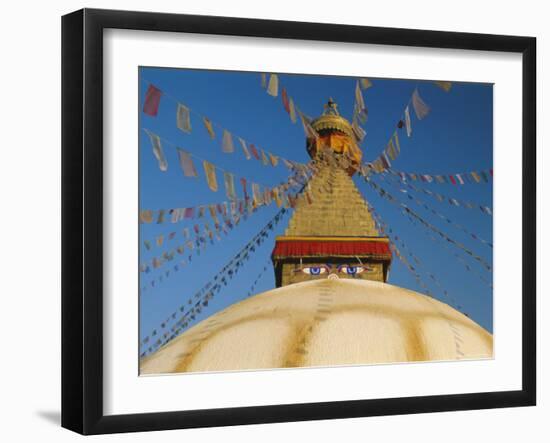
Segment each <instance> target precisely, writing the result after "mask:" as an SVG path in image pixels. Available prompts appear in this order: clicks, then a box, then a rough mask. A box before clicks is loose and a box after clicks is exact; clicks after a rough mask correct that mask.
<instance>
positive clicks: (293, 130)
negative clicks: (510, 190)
mask: <svg viewBox="0 0 550 443" xmlns="http://www.w3.org/2000/svg"><path fill="white" fill-rule="evenodd" d="M139 75H140V82H139V95H140V101H139V103H140V108H139V123H140V128H141V129H140V135H139V160H140V183H139V187H140V202H139V203H140V209H153V210H157V209H163V208H180V207H191V206H197V205H204V204H211V203H217V202H222V201H225V200H227V199H226V197H225V191H224V187H223V177H222V175H221V174H219V173H218V184H219V190H218V192H212V191H210V190H209V188H208V186H207V185H206V181H205V179H204V172H203V169H202V164H201V163H200V162H199V161H195V166H196V168H197V170H198V173H199V177H198V178H187V177H184V176H183V173H182V171H181V169H180V167H179V164H178V158H177V153H176V149H175V148H174V147H172V146H170V145H169V144H168V143H166V142H165V143H163V147H164V152H165V155H166V158H167V161H168V170H167V171H166V172H163V171H161V170H160V169H159V167H158V163H157V161H156V160H155V158H154V156H153V153H152V149H151V144H150V141H149V138H148V136H147V135H146V133H145V132H144V131H143V129H148V130H150V131H152V132H154V133H156V134H158V135H159V136H161V137H162V138H163V139H164V140H167V141H170V142H171V143H173V144H174V145H176V146H178V147H181V148H182V149H185V150H187V151H189V152H190V153H192V154H194V155H196V156H198V157H201V158H204V159H206V160H208V161H211V162H212V163H214V164H215V165H217V166H219V167H221V168H223V169H225V170H227V171H230V172H233V173H235V176H236V178H239V177H245V178H246V179H247V180H248V181H249V182H256V183H259V184H262V185H265V186H271V185H275V184H278V183H280V182H281V181H284V180H285V179H286V177H288V175H289V171H288V170H287V168H286V167H284V166H283V165H282V164H279V166H277V167H275V168H273V167H271V166H262V164H261V162H259V161H257V160H254V159H252V160H249V161H247V160H246V159H245V157H244V155H243V154H242V151H241V149H240V146H239V145H238V142H237V139H236V137H234V144H235V152H234V153H232V154H226V153H223V152H222V150H221V129H220V127H223V128H226V129H228V130H229V131H230V132H231V133H232V134H234V135H235V136H240V137H242V138H243V139H245V140H246V141H247V142H249V143H253V144H255V145H256V146H258V147H260V148H262V149H265V150H266V151H271V152H273V153H274V154H276V155H279V156H282V157H285V158H288V159H290V160H294V161H298V162H306V161H307V160H308V159H309V157H308V155H307V152H306V150H305V139H304V133H303V129H302V127H301V124H300V123H299V122H298V123H296V124H292V122H291V121H290V119H289V118H288V115H287V113H286V112H285V110H284V108H283V105H282V101H281V98H280V96H279V97H277V98H273V97H271V96H269V95H268V94H266V92H265V90H264V89H262V88H261V87H260V75H259V74H258V73H243V72H226V71H205V70H186V69H166V68H145V67H143V68H140V70H139ZM364 76H365V77H369V73H368V72H365V73H364ZM369 78H370V77H369ZM279 79H280V86H284V87H285V88H286V89H287V91H288V94H289V96H291V97H292V98H293V99H294V101H295V103H296V104H297V105H298V107H299V108H300V109H301V110H302V111H303V112H304V113H306V114H307V115H310V116H312V117H315V116H317V115H319V114H321V112H322V110H323V104H324V103H326V101H327V99H328V98H329V97H332V98H333V99H334V100H335V101H336V102H337V103H338V107H339V110H340V112H341V114H342V115H343V116H344V117H346V118H348V119H351V116H352V111H353V104H354V88H355V82H356V79H355V78H350V77H334V76H313V75H294V74H284V73H283V74H280V75H279ZM371 81H372V83H373V86H372V87H371V88H369V89H367V90H365V91H363V95H364V99H365V103H366V105H367V107H368V110H369V117H368V121H367V123H366V125H365V126H364V128H365V130H366V131H367V136H366V138H365V140H364V141H363V143H362V144H361V147H362V149H363V153H364V155H363V158H364V160H366V161H371V160H374V159H375V158H376V157H377V156H378V155H379V154H380V153H381V152H382V149H383V148H384V146H385V145H386V143H387V141H388V139H389V138H390V136H391V135H392V133H393V132H394V131H395V129H396V124H397V122H398V121H399V119H401V118H402V115H403V110H404V108H405V105H406V104H407V103H408V101H409V99H410V96H411V94H412V92H413V90H414V89H415V87H418V90H419V92H420V95H421V96H422V98H423V99H424V101H425V102H426V103H427V104H428V105H429V106H430V107H431V112H430V114H429V115H428V116H427V117H426V118H425V119H423V120H421V121H418V120H417V119H416V117H415V116H413V117H412V126H413V135H412V137H411V138H407V137H406V134H405V130H404V129H403V130H400V131H399V136H400V140H401V154H400V156H399V157H398V158H397V160H395V162H393V168H394V169H396V170H402V171H406V172H420V173H428V174H439V173H460V172H466V171H472V170H487V169H490V168H492V162H493V148H492V146H493V141H492V137H493V135H492V133H493V132H492V128H493V120H492V114H493V91H492V85H488V84H474V83H454V84H453V87H452V89H451V91H450V92H448V93H446V92H444V91H443V90H441V89H439V88H438V87H436V86H435V85H434V84H433V83H432V82H430V81H426V80H421V81H418V80H402V79H378V78H371ZM149 82H151V83H153V84H154V85H155V86H156V87H158V88H159V89H161V90H162V91H163V92H164V95H163V96H162V98H161V103H160V107H159V113H158V115H157V116H156V117H151V116H148V115H145V114H144V113H143V112H141V109H142V106H143V101H144V97H145V92H146V90H147V87H148V85H149ZM174 99H176V100H178V101H179V102H181V103H183V104H185V105H186V106H188V107H189V108H191V109H192V111H193V112H192V114H191V124H192V128H193V130H192V132H191V134H185V133H183V132H182V131H180V130H179V129H178V128H177V127H176V106H177V103H176V100H174ZM199 115H206V116H207V117H209V118H210V119H211V120H212V121H213V122H215V123H216V124H217V125H219V126H220V127H215V130H216V135H217V137H216V140H213V141H212V140H211V139H210V138H209V137H208V135H207V132H206V130H205V129H204V127H203V125H202V122H201V120H200V117H199ZM354 180H355V182H356V184H357V186H358V188H359V190H360V191H361V192H362V193H363V195H364V196H365V198H366V199H367V200H368V201H369V203H371V204H372V206H373V207H374V208H375V209H376V211H377V212H378V213H379V214H380V216H381V218H382V219H383V220H384V222H385V223H387V224H388V225H390V226H391V227H392V229H393V230H394V232H395V233H396V234H397V235H399V237H400V238H401V239H403V241H404V243H405V245H406V246H407V249H406V250H403V251H402V252H407V250H410V251H413V253H414V254H415V256H416V257H417V258H418V259H419V260H420V261H421V262H422V265H423V266H422V267H418V269H419V274H420V275H421V276H422V277H423V279H424V280H425V282H426V283H427V284H428V286H429V287H430V288H433V292H432V294H433V296H434V297H436V298H438V299H441V300H442V301H444V302H448V301H449V300H448V299H445V298H444V297H443V295H442V291H441V290H440V289H439V288H438V286H437V285H435V284H433V281H432V280H430V278H429V277H428V276H427V274H426V273H425V272H424V271H423V269H425V270H427V271H428V272H430V273H432V274H433V275H434V276H435V277H436V278H437V280H438V282H439V283H440V286H441V287H443V288H445V289H446V290H447V291H448V292H449V294H451V296H452V297H453V299H454V300H456V301H457V303H458V304H460V305H461V306H462V310H463V311H464V312H466V313H467V314H468V315H469V316H470V317H471V318H473V319H474V320H475V321H477V322H478V323H479V324H481V325H482V326H483V327H485V328H486V329H488V330H489V331H492V328H493V318H492V308H493V300H492V291H491V289H490V288H489V287H488V286H487V285H486V284H485V283H483V282H482V281H481V280H480V278H479V275H478V274H479V273H481V274H482V275H483V276H485V278H488V279H491V278H492V275H491V274H489V273H487V272H485V271H483V269H482V267H480V266H479V265H478V263H477V262H476V261H475V260H471V259H466V260H467V261H468V263H469V264H470V266H471V268H472V269H474V270H475V271H476V272H477V271H478V270H479V272H478V273H476V272H468V271H466V269H465V267H464V265H463V264H462V263H461V262H460V261H458V260H457V259H456V257H455V256H454V255H453V254H454V253H455V252H456V253H459V254H460V255H461V256H464V257H468V256H467V255H466V254H464V253H463V252H462V251H460V250H459V249H457V248H455V247H453V246H452V245H451V244H447V245H446V246H447V247H444V246H443V244H442V243H441V242H440V241H437V242H436V241H433V240H432V239H431V238H430V235H429V234H428V233H427V232H426V230H425V229H424V228H422V227H421V226H417V225H413V224H412V223H411V222H410V221H409V220H408V219H407V218H405V217H404V216H403V215H402V214H401V213H400V212H399V210H398V208H397V207H396V206H394V205H392V204H391V203H389V202H388V201H387V200H385V199H382V198H381V197H380V196H379V195H378V194H376V193H375V192H373V190H372V188H371V187H369V185H368V184H366V183H365V182H364V181H362V179H361V178H359V177H357V176H356V177H354ZM375 180H376V183H378V184H379V185H380V186H382V187H384V188H385V189H386V190H388V191H390V192H391V193H392V194H393V195H394V196H395V197H397V198H399V199H401V201H403V202H405V203H406V204H407V205H408V206H409V207H410V208H411V209H413V210H415V211H416V212H417V213H418V214H419V215H421V216H422V217H424V218H425V219H426V220H427V221H429V222H430V223H432V224H433V225H435V226H437V228H439V229H440V230H441V231H443V232H445V233H446V234H447V235H448V236H449V237H451V238H453V239H454V240H456V241H459V242H461V243H463V244H464V245H465V247H467V248H469V249H471V250H473V251H474V252H475V253H476V254H478V255H479V256H481V257H482V258H483V259H484V260H486V261H487V262H489V263H492V249H491V248H489V247H487V246H486V245H484V244H482V243H480V242H479V241H475V240H474V239H472V238H470V237H469V236H468V235H466V234H465V233H463V232H462V231H460V230H457V229H455V228H454V227H453V226H451V225H449V224H447V223H446V222H445V221H443V220H441V219H439V218H437V217H435V216H434V215H433V214H432V213H430V212H428V211H426V210H425V209H424V208H421V207H418V206H417V205H416V204H415V203H413V202H411V201H409V200H408V199H406V198H404V194H403V193H400V192H399V190H398V189H397V187H396V186H395V185H393V184H390V183H389V182H387V181H381V180H380V179H379V178H376V179H375ZM413 184H415V185H417V186H418V187H424V188H426V189H430V190H432V191H434V192H439V193H441V194H443V195H446V196H449V197H454V198H458V199H462V200H469V201H472V202H477V203H479V204H482V205H487V206H490V207H492V199H493V189H492V182H491V183H489V184H477V185H475V184H466V185H464V186H453V185H450V184H435V183H434V184H426V183H419V182H413ZM236 187H237V192H238V194H239V196H242V193H241V189H240V186H238V184H237V183H236ZM412 195H415V194H412ZM415 196H417V197H418V198H420V199H421V200H422V201H424V202H426V203H427V204H428V205H429V206H430V207H432V208H433V209H435V210H436V211H438V212H440V213H442V214H444V215H446V216H447V217H448V218H450V219H451V220H453V221H454V222H456V223H458V224H461V225H463V226H464V227H465V228H467V229H468V230H469V231H471V232H474V233H475V234H477V235H479V236H480V237H482V238H484V239H485V240H488V241H490V242H492V229H493V227H492V217H490V216H487V215H485V214H483V213H482V212H481V211H479V210H472V209H466V208H462V207H453V206H450V205H449V204H447V203H440V202H438V201H437V200H435V199H433V198H431V197H430V196H428V195H425V194H418V195H415ZM277 211H278V209H277V207H276V206H275V205H274V204H273V205H271V206H269V207H265V208H260V209H259V210H258V211H257V212H256V213H254V214H253V215H251V216H250V217H249V219H248V220H247V221H242V222H241V223H240V224H239V226H238V227H236V228H235V229H233V230H231V231H229V234H228V235H227V236H225V235H222V240H221V241H219V242H218V241H215V244H214V245H210V244H208V245H207V247H206V249H205V250H204V252H203V253H201V255H200V256H196V255H194V256H193V260H192V263H190V264H189V265H187V266H185V267H183V268H180V270H179V271H178V272H171V273H170V276H169V277H167V278H164V280H163V281H162V282H161V283H157V284H156V285H155V287H154V288H151V287H150V281H151V280H152V279H154V278H155V277H157V276H158V275H159V274H161V273H163V272H164V271H165V270H166V269H168V267H161V268H160V269H159V270H155V271H152V272H150V273H147V274H145V273H140V278H141V281H140V287H144V286H148V289H147V290H146V291H144V292H142V294H141V295H140V337H141V338H142V339H143V338H144V337H145V336H147V335H149V333H150V332H151V331H152V330H153V329H155V328H157V330H159V331H160V330H161V329H160V327H159V325H160V323H161V322H162V321H163V320H165V319H166V318H167V316H169V315H170V314H171V313H172V312H173V311H175V310H176V309H177V308H178V307H179V306H180V305H181V304H184V303H186V302H187V300H188V299H189V298H190V297H192V296H193V294H195V292H196V291H197V290H199V289H200V288H201V287H202V286H203V285H204V284H205V283H206V282H207V281H209V280H210V279H212V277H213V276H214V275H215V274H216V273H217V272H218V270H219V269H220V268H221V267H223V266H224V265H225V264H226V263H227V261H228V260H229V259H230V258H231V257H233V256H234V255H235V254H236V253H237V252H238V251H239V250H240V249H241V248H242V247H243V246H244V245H245V244H246V242H247V241H248V240H249V239H250V237H252V236H253V235H254V234H256V233H257V232H258V231H259V230H260V229H261V228H262V227H263V226H264V225H265V224H266V223H267V222H268V221H269V220H270V219H271V218H272V217H273V216H274V215H275V214H276V213H277ZM207 219H209V217H207ZM287 221H288V215H287V216H285V218H284V219H283V220H282V222H281V223H280V224H279V225H278V226H277V228H276V229H275V230H274V231H273V232H272V233H271V235H270V237H269V239H268V240H267V241H265V242H264V243H263V244H262V245H261V246H260V247H259V248H258V249H257V250H256V252H255V253H254V255H253V259H252V260H249V261H247V262H246V265H245V266H244V267H243V269H242V270H241V271H240V272H239V273H238V274H237V276H236V277H235V278H234V279H232V280H231V281H230V283H229V284H228V285H227V286H225V287H224V288H223V289H222V291H221V292H220V293H219V294H218V295H217V296H216V297H215V298H214V299H213V300H212V301H211V303H210V304H209V306H208V307H207V308H206V309H204V310H203V311H202V313H201V314H200V315H198V316H197V318H196V320H195V322H194V323H196V322H198V321H200V320H202V319H204V318H206V317H208V316H210V315H212V314H214V313H215V312H217V311H218V310H220V309H223V308H224V307H226V306H228V305H231V304H233V303H236V302H238V301H239V300H242V299H243V298H245V297H246V294H247V293H248V291H249V290H250V286H251V284H252V282H253V281H254V280H255V279H256V278H257V277H258V275H259V274H260V273H261V272H262V270H263V268H264V267H265V266H266V264H268V263H269V262H268V260H269V255H270V253H271V250H272V248H273V244H274V237H275V236H276V235H281V234H282V232H283V230H284V228H285V226H286V223H287ZM193 224H194V222H193V221H184V222H180V223H178V224H172V223H169V222H168V223H163V224H154V223H153V224H142V225H140V263H143V262H146V261H150V260H151V259H152V258H153V257H154V256H156V255H157V256H158V255H161V254H162V253H163V252H164V251H169V250H171V249H173V248H174V247H176V246H178V245H179V244H182V243H183V235H182V229H183V228H185V227H189V228H191V230H192V226H193ZM211 225H212V224H211ZM170 232H176V236H175V238H174V240H171V241H168V242H167V241H165V243H164V245H163V246H162V247H156V246H153V247H152V248H151V250H150V251H147V250H146V248H145V247H143V240H151V242H152V243H154V239H155V238H156V237H157V236H158V235H161V234H164V235H165V236H167V235H168V234H169V233H170ZM173 263H177V261H174V262H173ZM389 283H391V284H394V285H398V286H402V287H406V288H410V289H413V290H417V291H420V292H423V291H422V289H421V288H420V287H419V286H418V284H417V283H416V281H415V279H414V277H413V276H412V275H411V274H410V273H409V271H408V270H407V269H406V268H405V267H404V266H403V265H402V264H401V263H400V262H399V260H398V259H397V258H395V257H394V260H393V264H392V268H391V272H390V280H389ZM273 287H274V276H273V271H272V268H271V264H268V269H267V271H266V272H263V275H262V277H261V278H260V280H259V281H258V283H257V285H256V288H255V290H254V293H259V292H262V291H265V290H268V289H270V288H273Z"/></svg>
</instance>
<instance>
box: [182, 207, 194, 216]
mask: <svg viewBox="0 0 550 443" xmlns="http://www.w3.org/2000/svg"><path fill="white" fill-rule="evenodd" d="M193 215H195V208H185V209H184V211H183V217H184V218H193Z"/></svg>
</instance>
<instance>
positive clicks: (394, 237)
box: [367, 204, 464, 313]
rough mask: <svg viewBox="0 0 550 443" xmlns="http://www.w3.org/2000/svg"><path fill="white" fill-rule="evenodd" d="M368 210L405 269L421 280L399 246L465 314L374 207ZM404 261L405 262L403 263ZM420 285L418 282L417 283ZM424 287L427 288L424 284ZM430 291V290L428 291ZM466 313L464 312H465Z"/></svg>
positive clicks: (453, 304)
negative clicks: (388, 238)
mask: <svg viewBox="0 0 550 443" xmlns="http://www.w3.org/2000/svg"><path fill="white" fill-rule="evenodd" d="M367 207H368V209H369V212H370V213H371V214H372V216H373V218H374V220H375V222H376V223H377V225H378V226H379V227H380V229H381V232H382V233H386V235H388V237H390V242H391V244H392V245H393V247H394V248H395V250H396V255H397V257H398V258H399V259H400V261H401V262H402V263H403V264H404V265H405V267H406V268H407V269H408V270H409V272H411V273H413V275H414V276H415V278H416V277H417V278H418V279H420V280H421V278H420V276H419V275H418V273H417V272H416V268H415V267H414V266H412V264H411V263H410V262H409V261H408V259H407V258H406V257H405V255H403V254H402V253H401V251H400V250H399V248H398V246H397V244H399V245H400V246H401V250H404V251H406V253H407V254H408V255H409V256H410V257H411V259H412V260H413V261H414V262H415V263H416V264H417V265H418V266H420V267H421V268H422V269H423V272H424V273H425V274H426V276H427V277H428V278H429V279H430V280H431V281H433V282H434V284H435V286H437V288H438V289H439V290H440V291H441V292H442V293H443V295H444V297H443V298H446V299H447V300H448V301H449V302H450V304H451V306H453V307H454V308H455V309H458V310H460V311H461V312H463V307H462V306H461V305H460V303H458V302H457V301H456V300H455V298H454V297H453V296H452V295H451V294H450V293H449V291H447V290H446V289H445V288H444V287H443V285H442V284H441V281H440V280H439V279H438V278H437V277H436V276H435V275H434V274H433V273H431V272H430V271H429V270H428V269H426V268H425V265H424V263H423V262H422V261H421V260H420V259H419V258H418V256H417V255H416V254H414V253H413V252H412V250H411V249H410V248H409V247H408V246H407V245H406V244H405V242H404V240H403V237H401V236H398V235H397V234H396V233H395V230H394V229H393V228H392V227H391V226H388V225H387V224H386V223H385V222H384V221H383V220H382V217H381V216H380V215H379V214H378V213H377V212H376V210H375V209H374V207H373V206H372V205H370V204H368V206H367ZM403 260H404V261H403ZM417 283H418V281H417ZM424 286H426V285H425V284H424ZM428 290H429V289H428ZM427 295H432V294H431V292H427ZM463 313H464V312H463Z"/></svg>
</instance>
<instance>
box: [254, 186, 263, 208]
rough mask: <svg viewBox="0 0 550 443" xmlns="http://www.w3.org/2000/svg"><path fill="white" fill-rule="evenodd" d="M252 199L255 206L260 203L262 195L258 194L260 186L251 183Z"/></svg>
mask: <svg viewBox="0 0 550 443" xmlns="http://www.w3.org/2000/svg"><path fill="white" fill-rule="evenodd" d="M251 186H252V198H253V201H254V204H255V205H260V204H261V203H262V193H261V192H260V185H259V184H258V183H252V185H251Z"/></svg>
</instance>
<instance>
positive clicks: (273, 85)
mask: <svg viewBox="0 0 550 443" xmlns="http://www.w3.org/2000/svg"><path fill="white" fill-rule="evenodd" d="M267 93H268V94H269V95H271V96H272V97H277V95H279V77H277V74H271V76H270V77H269V84H268V85H267Z"/></svg>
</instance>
